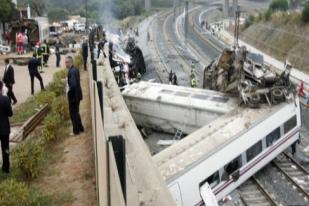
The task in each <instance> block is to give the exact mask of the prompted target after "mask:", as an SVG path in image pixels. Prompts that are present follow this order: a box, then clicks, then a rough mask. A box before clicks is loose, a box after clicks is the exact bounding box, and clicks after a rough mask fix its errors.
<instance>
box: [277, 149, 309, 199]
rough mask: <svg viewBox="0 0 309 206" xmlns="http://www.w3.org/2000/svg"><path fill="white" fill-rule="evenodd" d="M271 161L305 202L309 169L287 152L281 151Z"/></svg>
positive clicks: (308, 184) (307, 192)
mask: <svg viewBox="0 0 309 206" xmlns="http://www.w3.org/2000/svg"><path fill="white" fill-rule="evenodd" d="M272 163H273V165H274V166H275V167H276V168H277V169H278V170H279V171H280V172H281V173H282V175H283V176H284V177H285V178H286V179H287V180H288V182H289V185H291V186H292V187H293V188H294V189H296V190H297V191H298V194H299V195H300V196H301V197H303V198H304V201H305V202H308V201H309V171H308V170H307V169H305V168H304V167H303V166H302V165H300V164H299V163H298V162H297V161H296V160H295V159H294V158H293V157H292V156H290V155H289V154H287V153H282V154H281V155H280V156H278V157H277V158H276V159H275V160H274V161H273V162H272ZM308 204H309V203H308Z"/></svg>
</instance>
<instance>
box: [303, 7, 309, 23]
mask: <svg viewBox="0 0 309 206" xmlns="http://www.w3.org/2000/svg"><path fill="white" fill-rule="evenodd" d="M302 20H303V22H304V23H308V22H309V3H307V4H306V5H305V7H304V9H303V12H302Z"/></svg>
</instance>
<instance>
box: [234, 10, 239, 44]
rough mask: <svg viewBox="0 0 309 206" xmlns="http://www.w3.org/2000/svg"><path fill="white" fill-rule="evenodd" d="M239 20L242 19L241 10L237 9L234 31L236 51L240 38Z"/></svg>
mask: <svg viewBox="0 0 309 206" xmlns="http://www.w3.org/2000/svg"><path fill="white" fill-rule="evenodd" d="M239 18H240V10H239V8H237V10H236V12H235V30H234V49H236V48H238V47H239V44H238V38H239Z"/></svg>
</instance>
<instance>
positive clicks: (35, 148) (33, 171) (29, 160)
mask: <svg viewBox="0 0 309 206" xmlns="http://www.w3.org/2000/svg"><path fill="white" fill-rule="evenodd" d="M12 156H13V164H14V165H16V166H17V167H18V168H19V169H20V170H21V172H22V174H23V175H24V176H25V177H26V178H27V179H29V178H35V177H37V176H38V175H39V171H40V163H41V161H42V157H43V146H42V142H41V141H38V140H37V139H32V140H30V141H26V142H23V143H21V144H19V145H18V146H17V147H16V148H15V149H14V151H13V154H12Z"/></svg>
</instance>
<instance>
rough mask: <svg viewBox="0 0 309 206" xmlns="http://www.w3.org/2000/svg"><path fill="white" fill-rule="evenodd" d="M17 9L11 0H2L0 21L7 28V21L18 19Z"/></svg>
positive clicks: (0, 2)
mask: <svg viewBox="0 0 309 206" xmlns="http://www.w3.org/2000/svg"><path fill="white" fill-rule="evenodd" d="M16 14H17V10H16V8H15V4H14V3H12V1H11V0H0V22H1V23H2V25H3V28H4V29H5V26H4V25H5V23H8V22H11V21H13V20H15V19H17V15H16Z"/></svg>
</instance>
